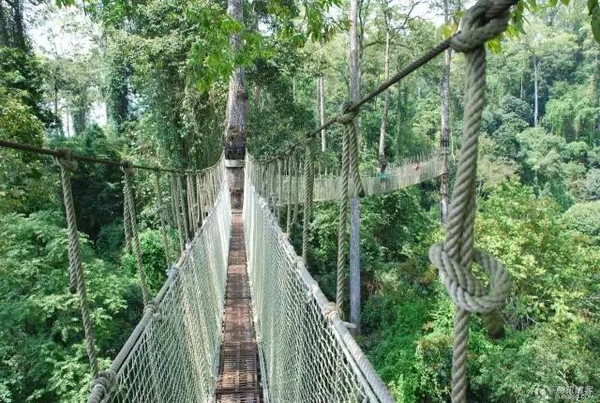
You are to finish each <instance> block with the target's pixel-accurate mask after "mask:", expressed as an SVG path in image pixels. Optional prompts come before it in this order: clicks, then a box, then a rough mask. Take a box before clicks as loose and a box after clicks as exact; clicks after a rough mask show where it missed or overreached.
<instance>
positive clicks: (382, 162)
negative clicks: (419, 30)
mask: <svg viewBox="0 0 600 403" xmlns="http://www.w3.org/2000/svg"><path fill="white" fill-rule="evenodd" d="M383 20H384V24H385V56H384V61H383V76H384V80H386V81H387V80H388V79H389V78H390V39H391V33H390V22H389V13H388V11H387V9H386V10H385V11H384V13H383ZM389 108H390V90H389V89H388V90H386V91H385V94H384V98H383V111H382V113H381V130H380V131H379V171H380V172H381V173H384V172H385V167H386V166H387V158H386V156H385V138H386V137H387V125H388V109H389Z"/></svg>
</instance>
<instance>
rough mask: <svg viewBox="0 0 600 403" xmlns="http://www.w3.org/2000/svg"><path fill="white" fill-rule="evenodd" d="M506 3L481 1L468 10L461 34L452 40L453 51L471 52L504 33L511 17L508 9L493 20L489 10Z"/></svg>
mask: <svg viewBox="0 0 600 403" xmlns="http://www.w3.org/2000/svg"><path fill="white" fill-rule="evenodd" d="M496 3H498V4H496ZM505 3H507V1H506V0H480V1H478V2H477V3H476V4H475V5H474V6H473V7H471V8H470V9H469V10H467V11H466V12H465V16H464V18H463V19H462V21H461V29H460V32H458V33H457V34H456V35H454V36H453V37H452V38H451V39H450V46H451V47H452V49H454V50H455V51H457V52H463V53H467V52H471V51H473V50H475V49H477V48H478V47H481V46H483V45H484V44H485V43H486V42H487V41H489V40H490V39H494V38H495V37H497V36H498V35H500V34H501V33H502V32H504V31H505V30H506V28H507V26H508V20H509V17H510V14H509V11H508V8H506V9H505V10H504V11H503V12H501V13H499V14H498V16H497V17H493V18H489V10H490V8H491V7H495V6H498V7H499V6H501V5H503V4H505ZM510 3H511V4H512V2H510Z"/></svg>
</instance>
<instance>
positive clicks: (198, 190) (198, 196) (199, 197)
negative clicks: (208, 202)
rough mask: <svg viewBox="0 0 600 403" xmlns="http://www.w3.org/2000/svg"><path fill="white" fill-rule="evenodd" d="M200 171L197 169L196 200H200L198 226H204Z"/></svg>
mask: <svg viewBox="0 0 600 403" xmlns="http://www.w3.org/2000/svg"><path fill="white" fill-rule="evenodd" d="M201 183H202V181H201V178H200V172H199V171H196V201H197V202H198V226H199V227H202V222H203V221H204V217H202V214H203V213H202V186H201Z"/></svg>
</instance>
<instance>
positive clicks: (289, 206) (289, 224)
mask: <svg viewBox="0 0 600 403" xmlns="http://www.w3.org/2000/svg"><path fill="white" fill-rule="evenodd" d="M292 158H293V157H292V155H291V154H290V155H289V156H288V157H287V176H288V183H287V216H286V226H285V228H286V232H287V233H288V234H290V233H291V231H292V174H293V171H292V169H293V166H292Z"/></svg>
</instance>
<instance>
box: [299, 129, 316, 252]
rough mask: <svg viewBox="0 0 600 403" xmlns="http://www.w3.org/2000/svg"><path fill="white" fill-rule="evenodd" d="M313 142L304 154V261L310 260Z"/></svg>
mask: <svg viewBox="0 0 600 403" xmlns="http://www.w3.org/2000/svg"><path fill="white" fill-rule="evenodd" d="M313 147H314V145H313V141H312V140H309V141H307V143H306V152H305V154H304V225H303V228H302V259H304V261H305V262H306V259H308V249H309V247H310V235H311V228H310V227H311V221H312V211H313V193H314V187H315V156H314V150H313Z"/></svg>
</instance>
